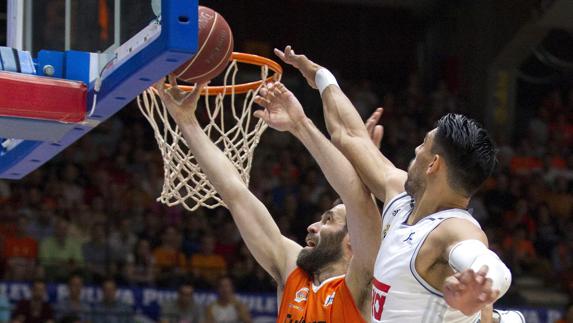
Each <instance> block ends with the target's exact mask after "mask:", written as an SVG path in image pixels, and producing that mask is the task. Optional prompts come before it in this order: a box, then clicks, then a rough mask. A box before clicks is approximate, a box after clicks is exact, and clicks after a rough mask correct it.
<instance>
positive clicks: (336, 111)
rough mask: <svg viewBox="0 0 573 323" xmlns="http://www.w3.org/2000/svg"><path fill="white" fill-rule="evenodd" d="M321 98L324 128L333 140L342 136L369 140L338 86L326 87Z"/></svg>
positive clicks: (362, 125)
mask: <svg viewBox="0 0 573 323" xmlns="http://www.w3.org/2000/svg"><path fill="white" fill-rule="evenodd" d="M321 96H322V107H323V111H324V119H325V122H326V128H327V129H328V132H329V133H330V135H331V137H332V138H333V140H334V139H335V138H337V139H338V138H342V137H344V136H352V137H363V138H367V139H370V136H369V135H368V131H367V130H366V126H365V125H364V122H363V121H362V118H361V117H360V114H358V111H357V110H356V108H355V107H354V105H353V104H352V102H351V101H350V99H348V97H347V96H346V94H344V92H343V91H342V90H341V89H340V87H338V85H330V86H328V87H327V88H326V89H325V90H324V91H323V92H322V95H321Z"/></svg>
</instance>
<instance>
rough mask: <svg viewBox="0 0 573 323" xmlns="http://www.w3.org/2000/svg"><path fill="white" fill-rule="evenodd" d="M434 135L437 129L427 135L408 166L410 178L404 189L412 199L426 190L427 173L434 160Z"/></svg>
mask: <svg viewBox="0 0 573 323" xmlns="http://www.w3.org/2000/svg"><path fill="white" fill-rule="evenodd" d="M434 135H435V129H434V130H432V131H430V132H429V133H428V134H426V137H424V142H422V144H421V145H419V146H418V147H416V150H415V154H416V156H415V157H414V159H412V161H411V162H410V165H409V166H408V178H407V179H406V184H404V189H405V190H406V193H408V195H410V196H412V197H416V196H420V195H422V193H423V192H424V190H425V189H426V175H425V171H426V168H427V167H428V165H429V164H430V161H431V158H432V153H431V146H432V142H433V137H434Z"/></svg>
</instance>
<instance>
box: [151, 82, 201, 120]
mask: <svg viewBox="0 0 573 323" xmlns="http://www.w3.org/2000/svg"><path fill="white" fill-rule="evenodd" d="M168 78H169V84H170V87H169V88H166V86H165V81H164V80H163V79H161V80H159V81H158V82H157V83H155V84H154V85H153V87H154V88H155V90H156V91H157V94H158V95H159V98H161V101H162V102H163V104H164V105H165V107H166V108H167V111H169V114H170V115H171V117H172V118H173V119H174V120H175V121H176V122H177V123H178V124H180V123H185V122H187V121H196V118H195V110H196V109H197V102H198V101H199V97H200V94H201V90H202V89H203V88H204V87H205V86H206V85H207V84H208V82H205V83H199V84H196V85H195V88H194V89H193V91H191V92H187V91H183V90H181V88H179V86H178V85H177V80H176V79H175V75H173V74H169V76H168ZM180 125H181V124H180Z"/></svg>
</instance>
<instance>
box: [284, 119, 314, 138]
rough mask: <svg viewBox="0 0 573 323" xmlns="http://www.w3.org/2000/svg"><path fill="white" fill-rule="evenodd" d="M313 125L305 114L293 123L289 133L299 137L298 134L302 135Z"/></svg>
mask: <svg viewBox="0 0 573 323" xmlns="http://www.w3.org/2000/svg"><path fill="white" fill-rule="evenodd" d="M313 125H314V124H313V123H312V120H310V118H308V117H307V116H305V117H303V118H301V119H300V120H298V121H297V122H295V123H294V125H293V127H292V129H291V130H290V133H292V134H293V135H294V136H295V137H297V138H299V139H300V136H302V135H303V134H304V133H305V132H306V131H308V129H310V127H312V126H313Z"/></svg>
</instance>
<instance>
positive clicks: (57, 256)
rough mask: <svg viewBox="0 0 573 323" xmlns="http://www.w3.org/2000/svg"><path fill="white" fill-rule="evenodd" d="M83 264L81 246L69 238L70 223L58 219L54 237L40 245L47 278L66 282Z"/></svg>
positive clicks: (41, 260) (48, 238) (41, 259)
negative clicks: (70, 274)
mask: <svg viewBox="0 0 573 323" xmlns="http://www.w3.org/2000/svg"><path fill="white" fill-rule="evenodd" d="M82 263H83V257H82V250H81V244H80V243H79V241H76V240H74V239H72V238H70V237H69V236H68V221H66V220H65V219H63V218H58V219H57V220H56V224H55V226H54V234H53V236H50V237H47V238H46V239H44V240H42V242H41V243H40V264H41V265H42V266H44V269H45V272H46V278H47V279H50V280H51V279H56V280H64V279H66V278H67V277H68V275H69V273H70V272H72V271H73V270H75V269H76V268H77V267H78V266H79V265H81V264H82Z"/></svg>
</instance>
